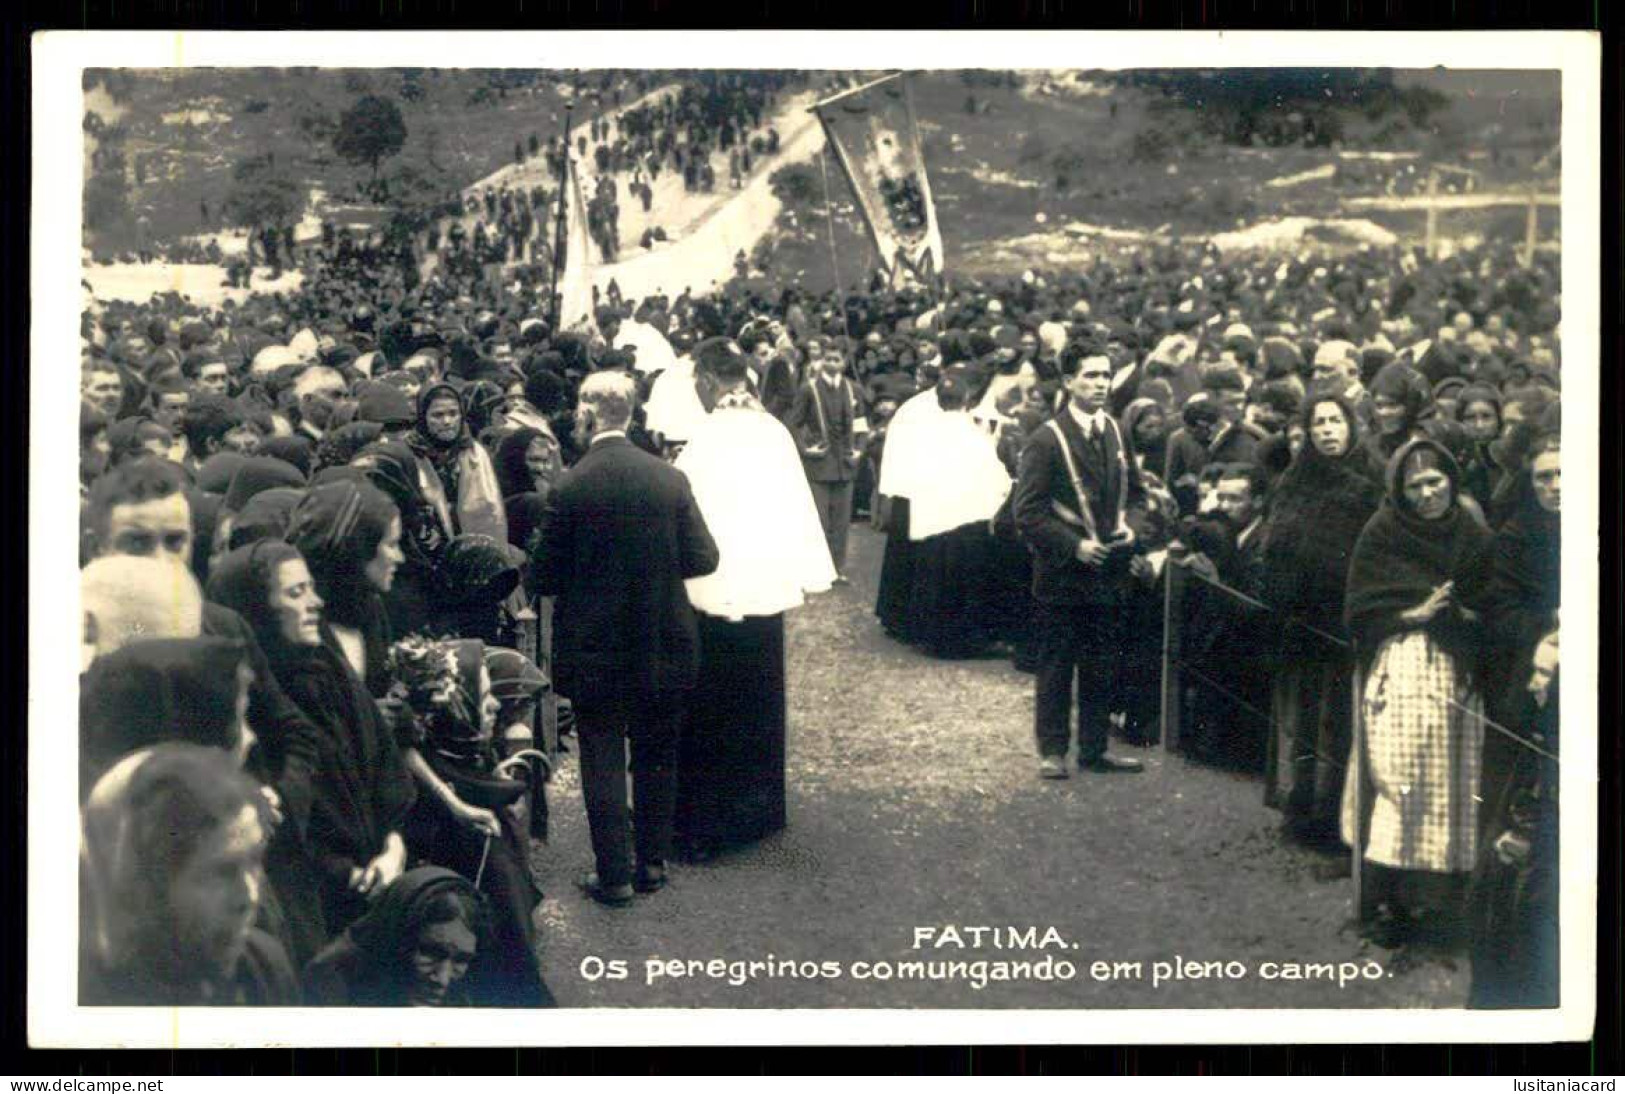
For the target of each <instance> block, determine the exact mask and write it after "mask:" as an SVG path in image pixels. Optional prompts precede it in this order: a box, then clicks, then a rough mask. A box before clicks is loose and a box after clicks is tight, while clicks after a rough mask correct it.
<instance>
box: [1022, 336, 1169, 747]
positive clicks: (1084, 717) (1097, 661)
mask: <svg viewBox="0 0 1625 1094" xmlns="http://www.w3.org/2000/svg"><path fill="white" fill-rule="evenodd" d="M1111 375H1112V367H1111V362H1110V361H1109V360H1108V359H1107V358H1105V357H1087V358H1085V359H1084V360H1083V361H1081V362H1080V363H1079V364H1078V365H1077V371H1076V372H1074V373H1072V374H1071V375H1070V376H1069V377H1068V378H1067V380H1066V390H1067V395H1068V401H1067V403H1066V405H1064V406H1063V407H1062V408H1061V410H1060V411H1059V412H1058V413H1057V414H1056V415H1055V417H1054V418H1053V419H1051V420H1050V422H1049V423H1048V424H1047V425H1045V426H1044V427H1043V428H1041V429H1038V430H1036V431H1035V432H1034V433H1033V434H1032V438H1031V439H1030V440H1029V441H1028V442H1027V446H1026V448H1025V449H1024V450H1023V451H1022V453H1021V467H1020V473H1019V475H1018V478H1017V482H1016V493H1015V501H1014V513H1015V520H1016V529H1017V531H1018V532H1019V534H1020V536H1021V538H1022V540H1023V541H1024V542H1025V543H1026V544H1027V548H1028V550H1030V551H1031V552H1032V553H1033V598H1034V600H1036V601H1037V619H1036V639H1037V647H1038V654H1037V656H1038V683H1037V703H1036V708H1037V709H1036V717H1035V722H1036V728H1037V736H1038V753H1039V775H1040V777H1042V778H1046V779H1064V778H1066V777H1067V767H1066V753H1067V746H1068V744H1069V738H1070V736H1071V734H1070V733H1069V730H1068V724H1067V723H1068V721H1069V719H1070V717H1071V713H1072V680H1073V675H1074V673H1076V676H1077V679H1078V767H1079V769H1080V770H1082V771H1093V772H1101V773H1108V772H1128V771H1139V770H1140V763H1139V761H1137V760H1126V759H1118V758H1116V757H1113V756H1110V755H1108V754H1107V752H1106V735H1107V726H1108V722H1109V719H1110V715H1111V709H1112V698H1113V695H1112V692H1113V686H1114V681H1115V680H1116V677H1117V659H1118V656H1119V650H1120V648H1121V645H1122V641H1121V639H1122V628H1123V607H1124V604H1125V602H1126V594H1127V591H1128V587H1129V582H1130V581H1131V580H1132V576H1131V563H1132V560H1133V552H1134V535H1133V533H1132V532H1131V531H1129V528H1128V525H1127V524H1126V523H1125V522H1124V519H1123V511H1124V508H1125V506H1126V504H1127V503H1128V502H1129V501H1130V500H1132V498H1133V497H1134V496H1136V495H1138V494H1139V492H1140V490H1141V486H1140V480H1139V472H1138V471H1137V470H1136V469H1135V466H1134V462H1133V461H1132V460H1130V459H1129V458H1128V457H1127V450H1126V448H1125V445H1124V438H1123V436H1122V433H1121V431H1120V430H1119V429H1118V426H1117V423H1116V421H1114V420H1113V419H1112V417H1111V416H1110V415H1108V414H1107V413H1106V412H1105V405H1106V397H1107V394H1108V392H1109V390H1110V386H1111Z"/></svg>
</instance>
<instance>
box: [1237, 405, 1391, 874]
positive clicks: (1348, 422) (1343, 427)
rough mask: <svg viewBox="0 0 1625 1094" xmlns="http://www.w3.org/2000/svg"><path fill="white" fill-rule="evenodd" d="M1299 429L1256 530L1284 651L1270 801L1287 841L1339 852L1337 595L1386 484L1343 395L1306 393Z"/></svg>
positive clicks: (1348, 657)
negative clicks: (1301, 438) (1297, 443)
mask: <svg viewBox="0 0 1625 1094" xmlns="http://www.w3.org/2000/svg"><path fill="white" fill-rule="evenodd" d="M1301 421H1302V423H1303V429H1304V431H1305V434H1306V437H1307V440H1306V442H1305V444H1304V446H1303V448H1302V449H1300V450H1299V452H1298V454H1297V456H1296V457H1295V458H1294V459H1293V461H1292V463H1291V465H1290V466H1289V467H1288V468H1287V470H1286V471H1285V472H1284V473H1283V474H1282V476H1281V479H1280V481H1279V482H1278V483H1277V484H1276V488H1275V492H1274V494H1273V495H1272V497H1271V501H1270V509H1269V512H1268V514H1267V515H1266V516H1265V518H1264V525H1263V527H1262V528H1261V529H1260V536H1261V538H1262V540H1263V548H1262V551H1263V588H1262V590H1261V591H1262V595H1263V599H1264V601H1265V602H1266V603H1268V604H1269V606H1270V607H1271V608H1272V609H1274V611H1275V612H1276V613H1277V614H1276V616H1275V619H1276V620H1277V623H1278V624H1279V626H1278V629H1277V631H1276V636H1275V637H1276V645H1277V649H1278V650H1280V652H1281V656H1280V657H1278V658H1277V660H1276V662H1275V666H1276V667H1275V670H1274V673H1273V678H1272V698H1271V710H1272V713H1273V718H1272V721H1273V722H1274V734H1273V736H1272V738H1271V740H1270V743H1269V749H1268V752H1267V756H1266V760H1265V788H1266V789H1265V801H1266V802H1267V803H1268V804H1270V805H1272V806H1274V807H1275V808H1277V809H1280V810H1281V812H1282V814H1283V815H1284V817H1283V832H1284V834H1285V835H1286V836H1287V838H1289V839H1292V840H1295V841H1297V842H1300V843H1303V844H1305V845H1307V846H1309V847H1314V848H1318V849H1321V850H1324V851H1327V852H1335V851H1336V850H1337V849H1338V847H1339V840H1338V834H1337V823H1338V819H1337V818H1338V809H1339V807H1340V803H1341V801H1342V797H1343V774H1344V771H1343V769H1344V764H1345V763H1346V762H1347V758H1348V754H1349V731H1350V726H1351V719H1352V718H1353V710H1352V709H1351V706H1350V704H1351V698H1350V696H1351V691H1350V688H1351V683H1350V681H1351V680H1352V677H1353V673H1354V658H1353V655H1352V652H1351V651H1350V649H1349V647H1348V645H1347V642H1348V634H1347V631H1346V630H1345V629H1344V627H1343V593H1344V589H1345V588H1346V586H1347V584H1348V570H1349V559H1350V557H1351V556H1352V554H1353V552H1354V544H1355V541H1357V540H1358V539H1359V538H1360V532H1361V531H1362V530H1363V529H1364V528H1365V525H1366V522H1367V521H1368V520H1370V519H1371V516H1372V514H1373V513H1375V512H1376V511H1377V506H1378V505H1379V504H1380V503H1381V502H1382V486H1381V483H1380V480H1379V478H1378V475H1377V471H1376V469H1375V468H1374V467H1372V465H1371V463H1370V461H1369V459H1368V456H1367V451H1366V449H1365V448H1363V447H1362V446H1361V444H1360V440H1361V438H1360V432H1359V430H1360V427H1359V416H1358V415H1357V414H1356V413H1355V411H1354V408H1353V406H1351V405H1350V404H1349V401H1348V400H1347V399H1346V398H1344V397H1343V395H1342V394H1341V393H1340V392H1336V391H1334V390H1332V389H1330V388H1327V389H1323V390H1320V391H1316V392H1315V393H1313V394H1312V395H1311V396H1310V397H1309V399H1308V400H1307V401H1306V402H1305V404H1304V410H1303V414H1302V418H1301Z"/></svg>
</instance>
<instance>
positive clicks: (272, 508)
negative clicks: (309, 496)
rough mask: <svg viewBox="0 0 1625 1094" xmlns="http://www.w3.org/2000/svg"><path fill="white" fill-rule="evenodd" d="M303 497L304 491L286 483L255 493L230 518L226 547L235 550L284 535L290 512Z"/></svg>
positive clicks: (290, 519) (286, 530)
mask: <svg viewBox="0 0 1625 1094" xmlns="http://www.w3.org/2000/svg"><path fill="white" fill-rule="evenodd" d="M304 497H305V492H304V491H303V490H295V489H293V488H292V487H286V486H278V487H274V488H273V489H270V490H266V491H263V492H262V493H259V494H255V495H254V497H253V498H252V499H250V501H249V503H248V504H247V505H245V506H243V511H242V512H241V513H238V514H237V516H236V517H235V518H234V519H233V520H232V522H231V537H230V539H229V540H228V542H227V545H226V546H227V549H228V550H233V551H235V550H236V549H237V548H239V547H247V546H248V545H249V544H250V543H258V542H259V541H260V540H263V539H278V540H279V539H283V538H285V537H286V536H287V534H288V525H289V524H290V523H292V521H293V511H294V510H295V509H296V508H298V506H299V503H300V502H301V501H302V500H304Z"/></svg>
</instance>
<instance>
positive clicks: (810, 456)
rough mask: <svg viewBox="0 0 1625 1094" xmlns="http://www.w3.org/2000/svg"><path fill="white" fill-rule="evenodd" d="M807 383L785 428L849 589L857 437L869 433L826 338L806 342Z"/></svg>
mask: <svg viewBox="0 0 1625 1094" xmlns="http://www.w3.org/2000/svg"><path fill="white" fill-rule="evenodd" d="M806 349H807V369H808V376H807V380H806V382H804V383H803V384H802V385H801V387H800V388H799V389H798V390H797V391H796V401H795V403H794V404H793V405H792V406H791V407H790V413H789V415H788V416H787V417H786V418H785V420H784V424H785V426H786V427H787V428H788V429H789V430H790V434H791V436H793V437H795V439H796V447H797V448H799V449H800V450H801V462H802V465H803V466H804V467H805V468H806V470H807V484H808V485H809V486H810V487H812V494H813V502H814V503H815V504H816V505H817V506H818V519H819V521H820V522H821V523H822V524H823V526H824V538H825V539H826V540H827V541H828V542H829V557H830V560H831V561H833V562H834V563H835V572H836V577H835V583H836V584H837V585H844V584H846V576H845V574H846V536H847V530H848V529H849V528H850V527H851V524H852V482H853V480H854V479H855V478H856V477H857V466H858V458H859V456H861V455H862V448H861V440H860V438H859V436H858V434H859V433H862V432H865V431H866V429H865V423H864V421H863V407H862V406H861V404H860V403H859V401H858V396H857V393H856V392H855V391H854V390H853V388H852V382H851V381H850V380H848V379H847V378H846V377H845V375H843V373H844V372H845V370H846V359H845V357H844V356H843V355H842V353H841V351H840V349H838V348H837V347H836V346H835V345H833V344H832V343H830V342H828V341H826V340H823V339H818V338H814V339H809V340H808V342H807V346H806Z"/></svg>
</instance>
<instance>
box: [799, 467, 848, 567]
mask: <svg viewBox="0 0 1625 1094" xmlns="http://www.w3.org/2000/svg"><path fill="white" fill-rule="evenodd" d="M807 485H809V486H810V487H812V496H813V504H815V505H817V506H818V522H819V523H820V524H822V525H823V526H824V540H825V542H827V543H828V544H829V557H830V561H831V562H833V563H834V564H835V572H836V573H842V574H844V573H845V572H846V533H847V529H849V528H850V527H851V526H852V481H851V480H850V479H848V480H847V481H846V482H809V483H808V484H807Z"/></svg>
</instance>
